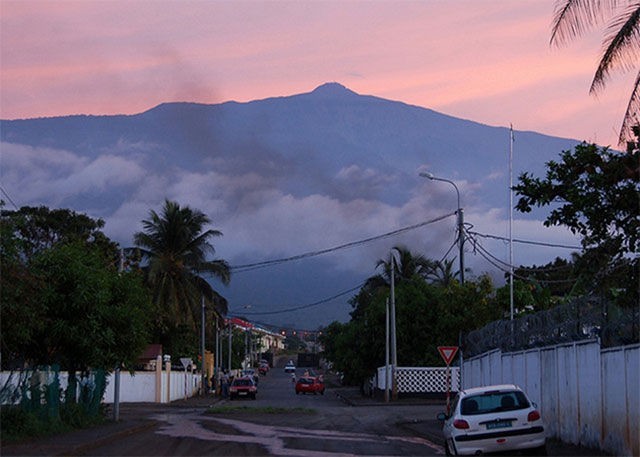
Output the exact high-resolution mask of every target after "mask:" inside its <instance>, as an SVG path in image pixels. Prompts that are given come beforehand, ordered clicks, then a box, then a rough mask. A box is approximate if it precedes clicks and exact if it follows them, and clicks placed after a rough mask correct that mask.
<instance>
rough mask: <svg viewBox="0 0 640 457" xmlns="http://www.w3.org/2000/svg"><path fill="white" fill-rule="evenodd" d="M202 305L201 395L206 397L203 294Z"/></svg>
mask: <svg viewBox="0 0 640 457" xmlns="http://www.w3.org/2000/svg"><path fill="white" fill-rule="evenodd" d="M201 304H202V306H201V307H200V309H201V314H200V318H201V321H200V357H201V358H202V366H201V373H202V382H201V383H200V394H201V395H202V396H203V397H204V395H205V394H206V392H207V390H206V389H207V369H206V361H205V360H204V335H205V331H204V330H205V329H204V294H202V297H201Z"/></svg>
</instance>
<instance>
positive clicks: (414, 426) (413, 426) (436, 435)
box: [396, 419, 444, 446]
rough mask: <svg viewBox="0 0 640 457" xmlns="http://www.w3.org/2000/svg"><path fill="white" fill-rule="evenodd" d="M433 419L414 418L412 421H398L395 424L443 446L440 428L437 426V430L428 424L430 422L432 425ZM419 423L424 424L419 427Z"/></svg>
mask: <svg viewBox="0 0 640 457" xmlns="http://www.w3.org/2000/svg"><path fill="white" fill-rule="evenodd" d="M433 422H437V421H433V420H418V419H414V420H412V421H400V422H396V425H397V426H398V427H400V428H403V429H405V430H410V431H411V432H413V433H417V434H419V435H421V436H422V437H424V438H426V439H428V440H429V441H431V442H432V443H435V444H438V445H440V446H444V437H443V436H442V432H441V430H440V429H439V428H438V429H437V431H436V430H433V429H432V428H431V427H429V426H428V424H430V423H431V425H433ZM420 425H424V426H423V427H420Z"/></svg>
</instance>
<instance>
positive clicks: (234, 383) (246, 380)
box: [233, 379, 253, 386]
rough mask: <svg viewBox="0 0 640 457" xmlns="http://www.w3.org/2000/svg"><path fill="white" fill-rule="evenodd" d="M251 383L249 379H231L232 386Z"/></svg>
mask: <svg viewBox="0 0 640 457" xmlns="http://www.w3.org/2000/svg"><path fill="white" fill-rule="evenodd" d="M252 384H253V383H252V382H251V380H249V379H236V380H235V381H233V385H234V386H250V385H252Z"/></svg>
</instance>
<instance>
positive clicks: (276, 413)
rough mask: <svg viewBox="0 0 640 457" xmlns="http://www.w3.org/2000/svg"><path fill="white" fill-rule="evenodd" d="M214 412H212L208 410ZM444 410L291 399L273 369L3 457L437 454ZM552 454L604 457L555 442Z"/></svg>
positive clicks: (127, 410) (408, 403)
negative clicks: (231, 393)
mask: <svg viewBox="0 0 640 457" xmlns="http://www.w3.org/2000/svg"><path fill="white" fill-rule="evenodd" d="M210 408H213V410H212V411H209V412H208V410H209V409H210ZM442 408H443V406H442V405H439V404H430V403H429V402H427V401H425V400H416V399H405V400H402V401H399V402H398V403H395V404H384V403H382V402H379V401H376V400H374V399H369V398H365V397H361V396H359V394H358V393H357V389H354V388H328V389H327V392H326V393H325V395H296V394H295V392H294V389H293V384H292V382H291V380H290V377H289V375H285V374H284V372H283V371H282V370H281V369H277V368H276V369H272V370H271V371H270V372H269V374H268V375H267V376H266V377H262V378H261V380H260V385H259V393H258V398H257V399H256V400H250V399H241V400H233V401H229V400H218V399H216V398H213V397H206V398H192V399H189V400H186V401H178V402H174V403H172V404H170V405H166V404H165V405H159V404H123V405H122V407H121V420H120V421H119V422H118V423H113V422H111V423H108V424H105V425H102V426H99V427H95V428H92V429H87V430H80V431H76V432H72V433H67V434H63V435H59V436H55V437H51V438H46V439H40V440H35V441H34V442H30V443H24V444H21V445H11V446H3V447H2V452H1V453H2V455H96V456H98V455H101V456H114V455H130V456H132V455H136V456H138V455H140V456H146V455H149V456H151V455H230V456H236V455H252V456H253V455H281V456H301V457H316V456H317V457H319V456H328V455H329V456H330V455H336V456H351V455H379V456H395V455H411V456H414V455H415V456H419V455H441V454H443V453H444V452H443V449H442V447H441V445H440V444H441V436H440V430H439V425H438V422H437V421H436V420H435V419H434V418H435V415H436V414H437V412H438V411H440V410H442ZM550 454H551V455H602V454H599V453H593V452H589V451H588V450H585V449H580V448H576V447H573V446H568V445H564V444H562V443H552V444H551V446H550Z"/></svg>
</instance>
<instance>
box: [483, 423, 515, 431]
mask: <svg viewBox="0 0 640 457" xmlns="http://www.w3.org/2000/svg"><path fill="white" fill-rule="evenodd" d="M508 427H511V421H496V422H489V423H488V424H487V430H493V429H496V428H508Z"/></svg>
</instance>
